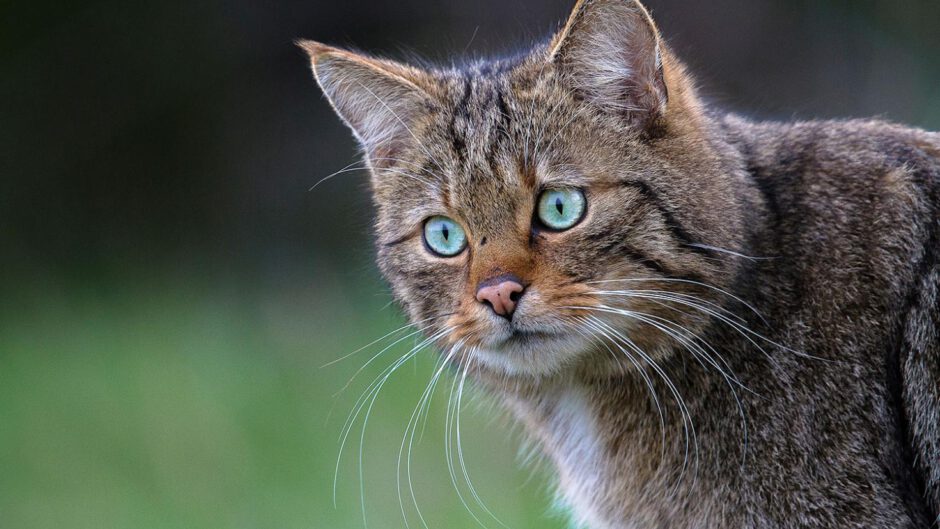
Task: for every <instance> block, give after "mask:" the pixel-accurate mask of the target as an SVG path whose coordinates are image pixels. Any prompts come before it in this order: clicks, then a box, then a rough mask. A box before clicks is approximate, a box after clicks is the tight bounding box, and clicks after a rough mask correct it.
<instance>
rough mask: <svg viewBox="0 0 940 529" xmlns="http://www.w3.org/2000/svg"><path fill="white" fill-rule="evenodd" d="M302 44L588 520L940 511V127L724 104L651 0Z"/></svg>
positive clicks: (391, 232) (471, 336)
mask: <svg viewBox="0 0 940 529" xmlns="http://www.w3.org/2000/svg"><path fill="white" fill-rule="evenodd" d="M299 44H300V46H301V47H303V48H304V49H305V50H306V51H307V52H308V53H309V56H310V59H311V61H312V65H313V71H314V74H315V77H316V79H317V81H318V82H319V84H320V86H321V87H322V89H323V92H324V93H325V94H326V96H327V98H328V99H329V101H330V102H331V104H332V105H333V107H334V108H335V110H336V111H337V113H338V114H339V115H340V116H341V117H342V118H343V120H344V121H345V122H346V123H347V124H348V125H349V127H350V128H351V129H352V131H353V132H354V134H355V136H356V138H357V139H358V141H359V143H360V144H361V146H362V148H363V151H364V155H365V161H366V163H367V165H368V167H369V169H370V172H371V184H372V190H373V192H374V203H375V208H376V216H377V223H376V235H377V252H378V264H379V267H380V269H381V271H382V273H383V274H384V276H385V278H386V279H387V280H388V282H389V283H390V284H391V287H392V290H393V292H394V295H395V297H396V299H397V301H398V302H399V303H400V305H401V306H402V307H403V309H404V310H405V311H406V313H407V315H408V316H409V318H410V320H411V321H412V322H414V323H415V324H416V325H417V326H418V327H419V328H421V329H422V330H423V331H424V332H425V334H426V335H427V336H430V337H432V338H433V339H434V341H435V342H436V343H437V344H438V345H439V347H440V348H441V350H442V351H444V352H445V354H446V355H447V356H446V359H447V361H448V362H450V363H451V364H453V365H454V366H455V367H456V368H457V369H460V370H462V371H464V370H465V371H466V372H467V373H469V374H470V377H471V378H472V379H475V380H476V381H477V383H478V384H479V385H481V386H483V387H485V388H486V390H487V391H489V392H490V393H492V394H493V395H495V396H497V398H498V399H499V400H501V401H502V402H503V403H504V404H505V406H506V407H507V408H508V409H510V410H511V412H512V413H513V415H514V416H515V417H516V418H517V419H518V420H519V421H520V422H521V423H522V424H523V425H524V427H525V430H526V431H527V432H528V434H529V435H530V436H531V437H532V438H533V439H534V441H535V442H536V443H537V445H538V446H539V448H540V450H541V452H542V453H543V454H544V455H545V457H546V458H547V459H548V460H549V461H550V462H551V463H552V464H553V466H554V467H555V469H556V471H557V476H558V489H559V494H560V496H561V498H562V499H563V501H565V502H566V503H567V505H569V506H570V509H571V512H572V515H573V519H574V522H575V523H576V524H578V525H582V526H585V527H590V528H594V529H613V528H627V527H631V528H632V527H668V528H684V527H767V528H771V527H773V528H778V527H840V528H850V527H882V528H883V527H898V528H900V527H904V528H914V527H919V528H925V527H930V526H932V525H933V524H935V523H937V520H938V512H940V337H938V332H940V238H938V237H940V136H938V135H937V134H935V133H928V132H924V131H920V130H915V129H910V128H905V127H901V126H897V125H892V124H888V123H882V122H877V121H809V122H800V123H756V122H752V121H748V120H747V119H744V118H741V117H738V116H735V115H728V114H724V113H722V112H720V111H718V110H716V109H712V108H708V107H705V106H704V105H703V103H702V102H701V100H700V99H699V97H698V96H697V95H696V89H695V86H694V82H693V80H692V79H691V77H690V75H689V74H688V73H687V72H686V70H685V68H684V67H683V65H682V63H681V62H680V61H679V59H677V58H676V57H675V56H674V55H673V54H672V53H671V52H670V50H669V48H668V47H666V45H665V44H664V42H663V40H662V38H661V36H660V35H659V32H658V30H657V28H656V26H655V25H654V23H653V21H652V19H651V18H650V15H649V13H648V12H647V11H646V9H645V8H644V7H643V6H642V5H641V4H639V3H638V2H636V1H633V0H581V1H579V2H578V3H577V5H576V6H575V7H574V10H573V12H572V14H571V16H570V18H569V19H568V21H567V23H566V24H565V25H564V26H563V27H562V29H561V30H560V31H559V32H558V33H557V34H556V35H554V36H553V37H552V38H551V40H550V41H549V42H547V43H546V44H543V45H539V46H536V47H535V48H534V49H533V50H531V52H529V53H527V54H524V55H520V56H518V57H512V58H507V59H500V60H491V61H480V62H475V63H472V64H469V65H467V66H466V67H463V68H459V69H457V68H451V69H438V68H427V67H426V68H418V67H414V66H408V65H404V64H399V63H396V62H392V61H388V60H383V59H378V58H374V57H370V56H366V55H362V54H357V53H353V52H350V51H345V50H342V49H338V48H333V47H329V46H326V45H323V44H319V43H316V42H312V41H301V42H300V43H299Z"/></svg>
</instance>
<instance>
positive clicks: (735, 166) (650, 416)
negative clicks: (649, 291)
mask: <svg viewBox="0 0 940 529" xmlns="http://www.w3.org/2000/svg"><path fill="white" fill-rule="evenodd" d="M728 134H729V135H730V134H732V132H731V131H728ZM720 143H721V148H722V149H724V150H725V152H722V153H721V154H722V156H723V158H725V159H727V160H728V165H729V171H734V172H736V173H737V175H738V177H739V178H740V179H741V185H740V190H741V196H740V197H739V198H740V200H741V201H742V202H744V203H745V204H747V207H746V208H744V209H745V211H746V214H747V215H749V216H753V217H754V218H749V219H746V222H745V223H744V225H745V226H746V227H747V229H748V230H750V231H751V233H748V234H747V236H746V237H745V240H746V241H763V240H766V238H765V237H763V236H762V235H761V233H760V232H761V230H762V229H763V228H762V226H763V225H764V222H762V219H763V218H764V217H765V216H766V211H765V206H764V202H763V199H762V197H761V195H760V193H758V192H757V190H756V188H755V187H754V185H753V183H752V182H750V181H748V179H749V176H748V175H747V173H746V171H745V170H744V167H745V166H746V162H747V161H746V160H745V159H744V156H743V155H742V153H741V152H739V151H738V150H737V148H738V146H737V145H735V146H732V145H731V144H730V143H726V142H724V141H722V142H720ZM758 244H759V243H755V244H753V245H751V246H752V247H751V248H744V250H745V251H746V252H748V251H753V253H751V254H750V255H765V254H767V253H766V252H767V251H769V250H768V249H766V248H757V246H758ZM767 255H769V254H767ZM756 273H757V271H756V266H755V265H754V263H751V262H747V263H742V266H741V267H740V268H739V269H738V273H737V275H738V278H737V280H736V281H735V285H736V286H737V289H732V290H737V292H735V294H741V292H740V290H746V289H748V285H749V284H751V283H752V282H753V281H754V276H755V275H756ZM742 297H743V296H742ZM712 327H713V328H711V329H708V330H706V331H705V332H704V333H703V336H705V337H706V338H707V341H708V342H709V343H711V344H712V345H715V346H716V347H715V349H718V350H719V351H720V355H721V356H720V357H719V358H718V360H719V361H720V364H716V365H719V366H720V367H721V368H720V369H716V368H715V365H708V364H703V362H701V361H699V362H696V360H695V359H691V358H690V357H689V356H690V355H689V354H687V351H685V350H676V351H674V354H672V355H669V356H668V358H666V359H659V358H657V359H656V360H655V365H652V364H647V365H646V366H645V368H644V370H643V372H640V371H639V370H636V371H633V372H627V373H624V374H620V375H618V376H616V377H612V378H596V377H594V378H592V377H578V376H572V377H569V378H564V379H554V380H551V381H542V382H539V383H536V384H522V385H519V386H515V387H514V388H513V389H511V390H506V388H505V387H504V388H503V390H504V391H506V393H505V396H506V401H507V402H508V403H509V406H510V408H511V409H512V411H513V413H514V414H515V415H516V417H517V418H518V419H519V420H520V421H521V422H522V423H523V424H524V425H525V426H526V428H527V430H528V432H529V434H530V435H531V436H532V437H533V438H534V439H535V440H536V442H537V443H538V444H539V446H540V447H541V448H542V452H543V454H544V455H545V457H546V458H548V459H549V460H550V461H551V462H552V463H553V464H554V466H555V467H556V469H557V473H558V489H559V498H560V500H561V501H562V502H563V503H564V504H565V505H567V507H569V508H570V510H571V511H572V515H573V517H574V519H575V520H576V521H577V522H579V523H581V524H582V525H584V526H586V527H591V528H592V529H619V528H626V527H671V528H672V527H701V526H720V525H722V520H723V519H725V518H726V515H725V511H724V509H732V508H733V504H732V503H731V502H730V501H726V499H725V498H723V494H727V493H728V492H729V491H731V490H734V488H735V484H736V483H737V481H738V477H739V474H738V471H739V470H740V468H741V464H742V462H743V461H744V458H745V456H746V443H747V430H746V423H745V421H744V419H743V418H744V417H745V416H746V415H747V414H746V412H745V410H750V409H752V407H753V399H754V395H751V394H748V393H747V390H745V389H743V388H742V386H748V385H749V382H748V380H754V379H755V378H757V377H762V376H766V373H765V370H766V369H767V366H766V365H764V363H760V362H754V360H753V356H752V355H753V351H751V356H749V355H748V353H747V351H748V350H749V349H750V348H748V347H747V344H744V343H743V342H742V340H743V339H742V337H741V336H737V335H735V333H734V332H733V331H729V329H724V328H721V327H722V326H721V325H719V324H717V323H713V325H712ZM717 344H721V346H720V347H718V346H717ZM755 364H760V365H755ZM737 377H740V378H737Z"/></svg>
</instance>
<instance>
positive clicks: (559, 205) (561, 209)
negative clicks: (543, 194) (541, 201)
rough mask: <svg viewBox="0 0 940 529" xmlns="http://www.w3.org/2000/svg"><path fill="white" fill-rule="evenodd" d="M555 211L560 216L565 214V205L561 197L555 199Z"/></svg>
mask: <svg viewBox="0 0 940 529" xmlns="http://www.w3.org/2000/svg"><path fill="white" fill-rule="evenodd" d="M555 209H557V210H558V214H559V215H563V214H564V213H565V204H564V202H562V201H561V197H555Z"/></svg>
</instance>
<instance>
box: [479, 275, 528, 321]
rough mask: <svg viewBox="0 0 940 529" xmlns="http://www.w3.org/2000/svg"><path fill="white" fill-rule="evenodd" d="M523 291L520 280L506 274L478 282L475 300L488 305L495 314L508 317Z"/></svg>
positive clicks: (514, 308)
mask: <svg viewBox="0 0 940 529" xmlns="http://www.w3.org/2000/svg"><path fill="white" fill-rule="evenodd" d="M524 291H525V287H524V286H522V280H520V279H519V278H518V277H516V276H514V275H512V274H506V275H502V276H499V277H494V278H493V279H490V280H487V281H484V282H482V283H480V286H479V287H477V301H479V302H480V303H483V304H485V305H489V306H490V308H491V309H493V312H495V313H496V314H499V315H500V316H503V317H505V318H509V317H511V316H512V313H513V311H515V310H516V303H518V302H519V299H520V298H521V297H522V293H523V292H524Z"/></svg>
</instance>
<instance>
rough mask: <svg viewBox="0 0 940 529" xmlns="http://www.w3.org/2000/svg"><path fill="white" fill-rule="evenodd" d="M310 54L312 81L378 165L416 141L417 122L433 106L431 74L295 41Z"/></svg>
mask: <svg viewBox="0 0 940 529" xmlns="http://www.w3.org/2000/svg"><path fill="white" fill-rule="evenodd" d="M297 45H298V46H300V47H301V48H302V49H303V50H304V51H306V52H307V54H308V55H309V56H310V64H311V67H312V68H313V74H314V77H316V80H317V83H319V85H320V88H322V89H323V93H324V94H325V95H326V97H327V98H328V99H329V101H330V104H331V105H332V106H333V109H334V110H336V113H337V114H339V116H340V117H341V118H343V121H345V122H346V124H347V125H349V128H351V129H352V131H353V133H354V134H355V135H356V138H357V139H358V140H359V143H360V144H361V145H362V147H363V149H365V152H366V156H367V157H368V158H369V159H370V160H371V161H372V163H374V164H376V165H385V164H384V163H383V161H384V160H388V159H389V158H392V157H395V156H396V153H397V152H398V151H399V150H400V149H401V148H402V147H403V146H404V145H405V144H406V143H407V142H412V141H416V140H415V138H414V136H413V133H412V128H411V127H412V126H413V124H414V123H415V122H416V121H417V120H418V119H419V118H420V117H421V115H422V114H423V113H424V112H427V111H428V109H429V108H430V106H431V105H430V102H431V97H430V95H429V94H428V91H427V90H426V88H427V87H428V86H429V85H430V83H431V81H432V79H431V76H430V74H427V73H425V72H423V71H420V70H418V69H416V68H412V67H410V66H406V65H403V64H398V63H395V62H392V61H387V60H382V59H375V58H372V57H367V56H364V55H360V54H357V53H353V52H350V51H346V50H342V49H339V48H334V47H331V46H327V45H325V44H320V43H319V42H314V41H310V40H301V41H298V42H297Z"/></svg>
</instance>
